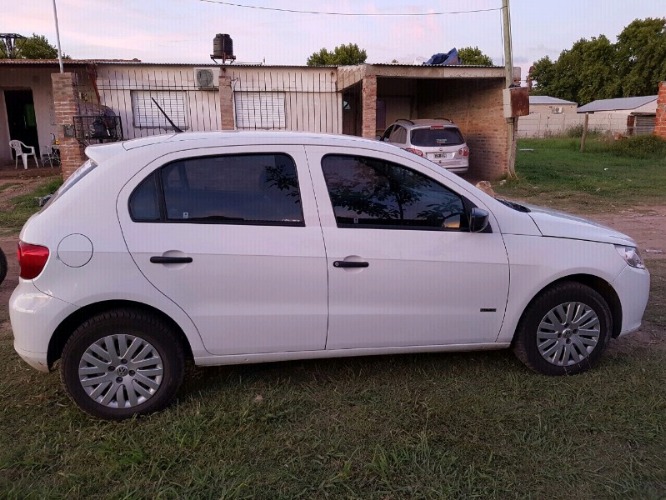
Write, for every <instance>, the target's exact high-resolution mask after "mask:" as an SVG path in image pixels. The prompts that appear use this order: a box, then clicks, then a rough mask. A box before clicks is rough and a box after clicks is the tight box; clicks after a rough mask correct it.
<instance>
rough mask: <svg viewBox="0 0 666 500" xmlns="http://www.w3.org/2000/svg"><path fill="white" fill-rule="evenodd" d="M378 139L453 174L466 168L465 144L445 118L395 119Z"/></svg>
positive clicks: (466, 149) (460, 135) (456, 129)
mask: <svg viewBox="0 0 666 500" xmlns="http://www.w3.org/2000/svg"><path fill="white" fill-rule="evenodd" d="M380 140H381V141H384V142H390V143H391V144H394V145H395V146H398V147H399V148H402V149H404V150H406V151H409V152H410V153H414V154H416V155H418V156H422V157H424V158H427V159H428V160H430V161H431V162H433V163H435V164H436V165H439V166H440V167H443V168H445V169H447V170H450V171H451V172H455V173H456V174H464V173H465V172H467V170H468V168H469V147H467V143H466V142H465V139H464V138H463V135H462V133H461V132H460V129H459V128H458V127H457V126H456V124H455V123H453V122H452V121H451V120H448V119H446V118H438V119H434V120H428V119H422V120H404V119H402V120H398V121H396V122H395V123H393V124H391V125H389V126H388V127H387V128H386V130H385V131H384V134H383V135H382V136H381V137H380Z"/></svg>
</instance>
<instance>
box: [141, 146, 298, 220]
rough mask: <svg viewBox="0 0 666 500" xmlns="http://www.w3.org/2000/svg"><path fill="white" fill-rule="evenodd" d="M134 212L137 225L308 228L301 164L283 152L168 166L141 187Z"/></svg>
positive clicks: (226, 157) (212, 157) (178, 162)
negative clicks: (141, 223) (301, 192)
mask: <svg viewBox="0 0 666 500" xmlns="http://www.w3.org/2000/svg"><path fill="white" fill-rule="evenodd" d="M129 209H130V214H131V216H132V219H133V220H135V221H137V222H158V221H162V222H180V223H228V224H267V225H289V226H302V225H304V223H303V211H302V209H301V198H300V191H299V187H298V177H297V173H296V165H295V163H294V160H293V159H292V158H291V157H290V156H288V155H285V154H279V153H278V154H256V155H255V154H249V155H223V156H208V157H200V158H188V159H185V160H178V161H175V162H172V163H169V164H167V165H165V166H164V167H162V168H161V169H159V170H157V171H156V172H154V173H153V174H151V175H150V176H149V177H147V178H146V179H145V180H144V181H143V182H142V183H141V184H140V185H139V186H137V188H136V189H135V190H134V192H133V193H132V195H131V197H130V202H129Z"/></svg>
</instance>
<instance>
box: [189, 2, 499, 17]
mask: <svg viewBox="0 0 666 500" xmlns="http://www.w3.org/2000/svg"><path fill="white" fill-rule="evenodd" d="M199 1H200V2H206V3H214V4H219V5H226V6H229V7H241V8H244V9H256V10H269V11H273V12H286V13H289V14H313V15H319V16H355V17H418V16H450V15H456V14H477V13H479V12H493V11H497V10H502V7H496V8H493V9H476V10H458V11H448V12H412V13H399V12H394V13H375V14H368V13H354V12H322V11H316V10H297V9H279V8H277V7H262V6H259V5H243V4H240V3H232V2H224V1H222V0H199Z"/></svg>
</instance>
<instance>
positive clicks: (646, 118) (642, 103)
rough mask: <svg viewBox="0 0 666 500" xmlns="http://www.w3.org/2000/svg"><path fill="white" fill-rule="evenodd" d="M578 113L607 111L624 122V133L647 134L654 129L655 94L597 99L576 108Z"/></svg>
mask: <svg viewBox="0 0 666 500" xmlns="http://www.w3.org/2000/svg"><path fill="white" fill-rule="evenodd" d="M578 113H581V114H585V113H595V114H596V113H608V114H611V115H615V116H614V117H613V119H616V118H619V120H616V121H621V122H624V123H626V131H625V132H624V133H625V134H626V135H647V134H651V133H652V132H653V131H654V124H655V118H656V115H657V96H656V95H648V96H640V97H620V98H617V99H599V100H597V101H592V102H591V103H589V104H586V105H585V106H581V107H580V108H578Z"/></svg>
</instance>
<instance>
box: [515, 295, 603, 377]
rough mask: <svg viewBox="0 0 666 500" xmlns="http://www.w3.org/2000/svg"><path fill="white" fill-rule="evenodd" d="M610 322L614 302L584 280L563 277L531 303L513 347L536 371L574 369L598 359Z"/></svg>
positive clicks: (566, 372) (558, 372)
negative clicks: (610, 301) (569, 280)
mask: <svg viewBox="0 0 666 500" xmlns="http://www.w3.org/2000/svg"><path fill="white" fill-rule="evenodd" d="M612 328H613V320H612V316H611V313H610V308H609V307H608V304H607V303H606V301H605V300H604V298H603V297H602V296H601V295H600V294H599V293H598V292H596V291H595V290H593V289H592V288H590V287H588V286H586V285H583V284H581V283H574V282H566V283H560V284H557V285H555V286H554V287H552V288H550V289H548V290H546V291H545V292H544V293H542V294H541V295H540V296H539V297H537V298H536V299H535V300H533V301H532V303H531V304H530V305H529V306H528V307H527V309H526V310H525V312H524V313H523V317H522V319H521V321H520V324H519V326H518V330H517V331H516V337H515V341H514V346H513V349H514V352H515V354H516V356H517V357H518V359H520V360H521V361H522V362H523V363H525V365H527V366H528V367H529V368H531V369H532V370H534V371H536V372H539V373H542V374H544V375H573V374H576V373H581V372H584V371H586V370H589V369H590V368H591V367H592V366H594V365H595V364H596V362H597V361H598V360H599V358H600V357H601V354H602V353H603V351H604V349H605V348H606V345H607V344H608V340H609V339H610V337H611V331H612Z"/></svg>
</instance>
